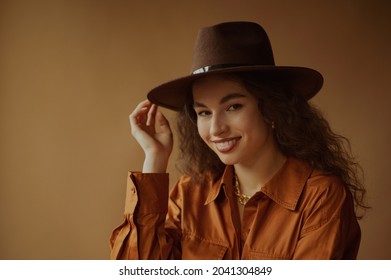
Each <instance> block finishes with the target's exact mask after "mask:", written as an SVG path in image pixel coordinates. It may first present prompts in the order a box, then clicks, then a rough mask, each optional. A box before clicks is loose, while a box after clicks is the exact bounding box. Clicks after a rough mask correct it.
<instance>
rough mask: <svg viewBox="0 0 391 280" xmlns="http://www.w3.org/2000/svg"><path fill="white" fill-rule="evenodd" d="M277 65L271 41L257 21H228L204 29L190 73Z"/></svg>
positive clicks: (196, 45) (199, 36) (196, 47)
mask: <svg viewBox="0 0 391 280" xmlns="http://www.w3.org/2000/svg"><path fill="white" fill-rule="evenodd" d="M244 65H246V66H247V65H248V66H249V65H275V64H274V57H273V51H272V47H271V44H270V40H269V38H268V36H267V34H266V32H265V30H264V29H263V28H262V27H261V26H260V25H258V24H257V23H254V22H226V23H220V24H217V25H214V26H210V27H205V28H202V29H201V30H200V31H199V33H198V36H197V39H196V43H195V47H194V52H193V63H192V69H191V72H192V73H194V72H195V71H197V70H198V69H201V68H204V67H213V66H221V67H224V66H244Z"/></svg>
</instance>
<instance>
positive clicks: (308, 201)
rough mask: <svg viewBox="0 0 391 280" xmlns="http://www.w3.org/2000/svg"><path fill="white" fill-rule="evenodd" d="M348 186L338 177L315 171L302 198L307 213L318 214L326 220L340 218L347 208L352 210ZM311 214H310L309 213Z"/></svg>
mask: <svg viewBox="0 0 391 280" xmlns="http://www.w3.org/2000/svg"><path fill="white" fill-rule="evenodd" d="M352 205H353V204H352V198H351V194H350V190H349V189H348V187H347V185H346V184H345V183H344V182H343V181H342V180H341V179H340V178H339V177H337V176H335V175H331V174H326V173H323V172H321V171H319V170H314V171H313V172H312V174H311V176H310V177H309V178H308V180H307V183H306V186H305V187H304V189H303V193H302V197H301V206H302V207H303V210H304V209H305V210H304V211H305V212H314V211H316V212H318V213H319V214H320V215H321V216H323V218H324V219H330V218H332V217H336V216H340V215H341V214H342V213H341V212H343V211H345V210H344V209H346V207H348V208H352ZM308 214H309V213H308Z"/></svg>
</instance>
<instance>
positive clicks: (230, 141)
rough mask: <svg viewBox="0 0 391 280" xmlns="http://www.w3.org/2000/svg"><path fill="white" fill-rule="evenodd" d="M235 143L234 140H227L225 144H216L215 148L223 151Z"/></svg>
mask: <svg viewBox="0 0 391 280" xmlns="http://www.w3.org/2000/svg"><path fill="white" fill-rule="evenodd" d="M235 142H236V140H229V141H226V142H220V143H216V146H217V148H220V149H224V148H227V147H229V146H231V145H233V144H234V143H235Z"/></svg>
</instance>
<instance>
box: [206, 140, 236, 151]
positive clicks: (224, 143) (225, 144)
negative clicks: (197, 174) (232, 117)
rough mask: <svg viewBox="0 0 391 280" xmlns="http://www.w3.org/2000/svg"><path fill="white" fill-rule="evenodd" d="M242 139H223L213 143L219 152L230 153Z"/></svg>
mask: <svg viewBox="0 0 391 280" xmlns="http://www.w3.org/2000/svg"><path fill="white" fill-rule="evenodd" d="M239 140H240V137H237V138H230V139H222V140H217V141H212V142H213V143H214V144H215V147H216V149H217V151H219V152H220V153H228V152H230V151H232V150H233V149H234V148H235V147H236V146H237V144H238V143H239Z"/></svg>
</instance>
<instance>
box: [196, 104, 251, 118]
mask: <svg viewBox="0 0 391 280" xmlns="http://www.w3.org/2000/svg"><path fill="white" fill-rule="evenodd" d="M242 107H243V105H242V104H237V103H236V104H232V105H229V106H228V107H227V109H226V111H238V110H240V109H242ZM231 108H232V109H231ZM197 115H198V116H200V117H205V116H208V115H210V111H205V110H204V111H199V112H198V113H197Z"/></svg>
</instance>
